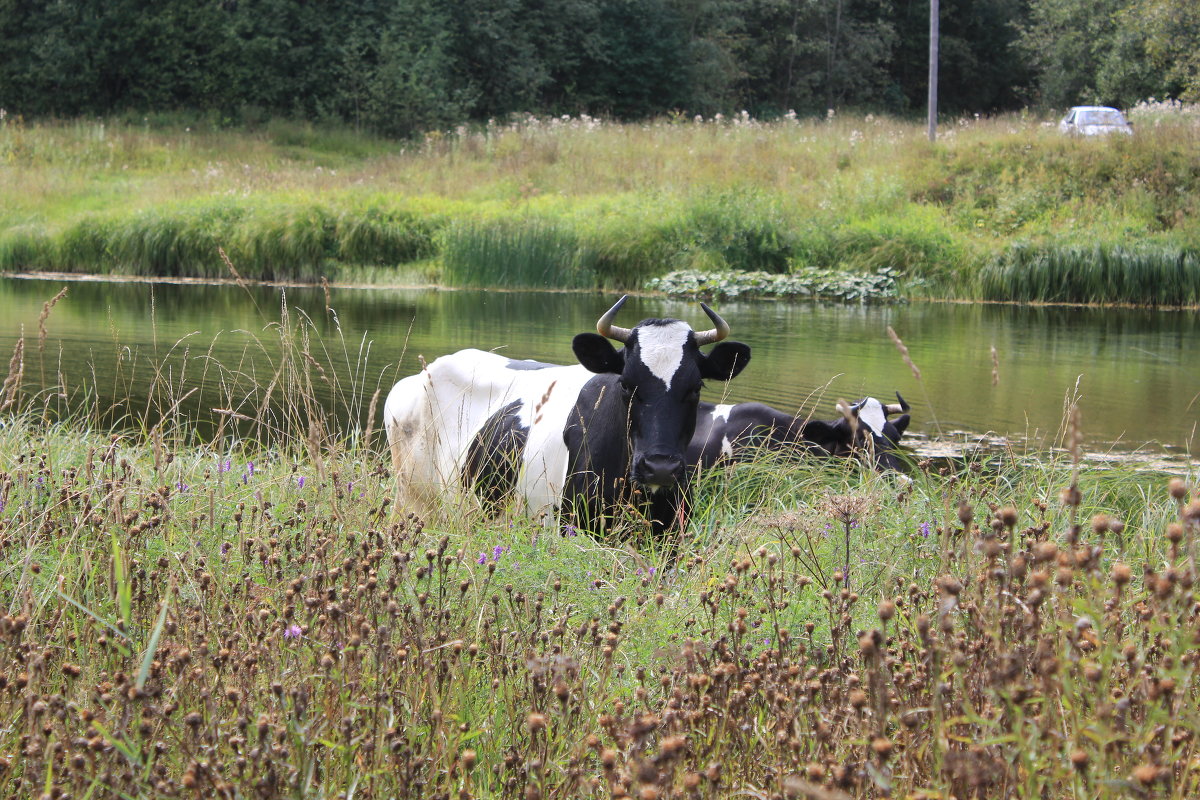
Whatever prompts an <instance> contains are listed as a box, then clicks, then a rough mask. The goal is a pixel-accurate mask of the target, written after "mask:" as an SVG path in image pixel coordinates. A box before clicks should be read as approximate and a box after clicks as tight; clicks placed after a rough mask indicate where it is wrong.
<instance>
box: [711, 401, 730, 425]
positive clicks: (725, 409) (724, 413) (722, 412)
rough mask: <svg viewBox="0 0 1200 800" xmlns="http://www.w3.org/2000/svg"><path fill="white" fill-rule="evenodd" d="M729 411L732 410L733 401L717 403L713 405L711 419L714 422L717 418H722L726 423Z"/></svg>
mask: <svg viewBox="0 0 1200 800" xmlns="http://www.w3.org/2000/svg"><path fill="white" fill-rule="evenodd" d="M730 411H733V403H717V404H716V405H715V406H713V411H712V418H713V421H714V422H715V421H717V420H719V419H723V420H725V422H726V424H728V422H729V412H730Z"/></svg>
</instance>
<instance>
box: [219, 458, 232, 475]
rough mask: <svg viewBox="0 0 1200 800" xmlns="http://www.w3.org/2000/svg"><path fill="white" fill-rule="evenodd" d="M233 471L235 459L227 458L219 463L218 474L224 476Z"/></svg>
mask: <svg viewBox="0 0 1200 800" xmlns="http://www.w3.org/2000/svg"><path fill="white" fill-rule="evenodd" d="M231 469H233V459H232V458H227V459H225V460H224V461H218V462H217V474H219V475H223V474H225V473H226V472H229V470H231Z"/></svg>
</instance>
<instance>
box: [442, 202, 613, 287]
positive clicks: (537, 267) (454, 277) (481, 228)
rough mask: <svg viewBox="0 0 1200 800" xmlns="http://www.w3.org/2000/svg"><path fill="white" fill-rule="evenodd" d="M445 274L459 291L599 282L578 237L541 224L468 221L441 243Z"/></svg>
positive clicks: (536, 221)
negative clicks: (473, 288) (469, 287)
mask: <svg viewBox="0 0 1200 800" xmlns="http://www.w3.org/2000/svg"><path fill="white" fill-rule="evenodd" d="M441 252H442V265H443V269H442V274H443V277H444V279H445V280H446V282H448V283H450V284H451V285H455V286H502V287H512V288H551V287H553V288H562V289H570V288H579V287H584V286H591V285H594V283H595V274H594V269H593V267H592V264H591V263H590V262H591V260H592V259H591V257H590V254H589V253H588V252H587V250H586V249H585V248H584V247H582V246H581V243H580V241H579V238H578V236H577V235H575V233H574V232H573V231H571V230H569V229H567V228H564V227H563V226H561V225H558V224H556V223H554V222H551V221H545V220H540V219H531V218H525V219H500V220H479V221H475V220H470V221H464V222H460V223H456V224H453V225H450V226H449V227H447V228H446V229H445V231H443V233H442V240H441Z"/></svg>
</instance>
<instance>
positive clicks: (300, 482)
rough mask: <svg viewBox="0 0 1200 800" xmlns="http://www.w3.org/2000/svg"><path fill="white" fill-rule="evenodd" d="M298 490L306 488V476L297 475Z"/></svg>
mask: <svg viewBox="0 0 1200 800" xmlns="http://www.w3.org/2000/svg"><path fill="white" fill-rule="evenodd" d="M296 488H297V489H303V488H304V476H303V475H297V476H296Z"/></svg>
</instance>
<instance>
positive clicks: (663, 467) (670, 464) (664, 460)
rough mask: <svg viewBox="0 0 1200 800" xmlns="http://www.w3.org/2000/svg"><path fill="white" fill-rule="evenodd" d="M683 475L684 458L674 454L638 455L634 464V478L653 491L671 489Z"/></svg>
mask: <svg viewBox="0 0 1200 800" xmlns="http://www.w3.org/2000/svg"><path fill="white" fill-rule="evenodd" d="M682 477H683V458H682V457H680V456H674V455H643V456H638V458H637V460H636V461H634V464H633V479H634V481H635V482H637V483H639V484H641V485H642V486H645V487H646V488H647V489H649V490H650V491H651V492H657V491H659V490H660V489H670V488H672V487H674V486H676V485H678V483H679V481H680V479H681V478H682Z"/></svg>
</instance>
